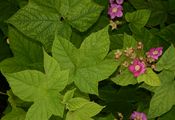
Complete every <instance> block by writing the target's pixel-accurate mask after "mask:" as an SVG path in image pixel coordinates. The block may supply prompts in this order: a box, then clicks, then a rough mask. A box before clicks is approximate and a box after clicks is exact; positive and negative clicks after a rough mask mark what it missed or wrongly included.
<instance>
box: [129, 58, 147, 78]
mask: <svg viewBox="0 0 175 120" xmlns="http://www.w3.org/2000/svg"><path fill="white" fill-rule="evenodd" d="M129 71H131V72H132V73H133V75H134V77H138V76H139V75H141V74H143V73H145V71H146V67H145V63H144V62H143V61H140V60H139V59H135V60H134V61H133V63H132V64H131V65H130V66H129Z"/></svg>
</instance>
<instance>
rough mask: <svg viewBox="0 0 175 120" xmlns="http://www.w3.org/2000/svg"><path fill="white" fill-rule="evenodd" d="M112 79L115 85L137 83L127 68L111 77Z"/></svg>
mask: <svg viewBox="0 0 175 120" xmlns="http://www.w3.org/2000/svg"><path fill="white" fill-rule="evenodd" d="M112 81H113V82H114V83H116V84H117V85H121V86H127V85H130V84H132V85H134V84H136V83H137V80H136V79H135V78H134V76H133V74H132V73H131V72H130V71H129V70H128V69H126V70H124V71H123V72H121V74H119V75H117V76H116V77H114V78H112Z"/></svg>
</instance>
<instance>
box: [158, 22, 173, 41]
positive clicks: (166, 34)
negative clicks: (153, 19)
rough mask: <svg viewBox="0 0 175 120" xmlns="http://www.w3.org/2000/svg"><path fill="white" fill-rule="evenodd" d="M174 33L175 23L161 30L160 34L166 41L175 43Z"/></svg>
mask: <svg viewBox="0 0 175 120" xmlns="http://www.w3.org/2000/svg"><path fill="white" fill-rule="evenodd" d="M174 34H175V24H170V25H168V26H167V27H165V28H163V29H162V30H161V31H160V33H159V36H160V37H161V38H162V39H164V40H165V41H167V42H169V43H173V44H175V40H174V38H173V37H172V36H173V35H174Z"/></svg>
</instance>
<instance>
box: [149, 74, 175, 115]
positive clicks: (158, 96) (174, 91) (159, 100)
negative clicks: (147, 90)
mask: <svg viewBox="0 0 175 120" xmlns="http://www.w3.org/2000/svg"><path fill="white" fill-rule="evenodd" d="M159 78H160V80H161V83H162V84H161V86H160V87H156V88H154V89H153V92H154V95H153V97H152V99H151V102H150V108H149V113H148V115H149V117H150V118H155V117H158V116H161V115H162V114H164V113H166V112H168V111H169V110H170V109H171V108H172V106H173V105H175V101H174V97H175V81H174V73H173V72H170V71H163V72H161V73H160V75H159Z"/></svg>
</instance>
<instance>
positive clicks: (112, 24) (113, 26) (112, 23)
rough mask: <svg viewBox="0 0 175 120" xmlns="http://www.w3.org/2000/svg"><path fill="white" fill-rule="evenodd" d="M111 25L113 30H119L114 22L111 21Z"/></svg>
mask: <svg viewBox="0 0 175 120" xmlns="http://www.w3.org/2000/svg"><path fill="white" fill-rule="evenodd" d="M109 25H110V26H111V27H112V30H114V29H117V24H116V23H115V22H114V21H112V20H110V24H109Z"/></svg>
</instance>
